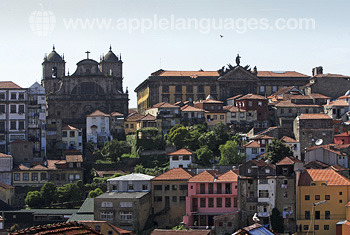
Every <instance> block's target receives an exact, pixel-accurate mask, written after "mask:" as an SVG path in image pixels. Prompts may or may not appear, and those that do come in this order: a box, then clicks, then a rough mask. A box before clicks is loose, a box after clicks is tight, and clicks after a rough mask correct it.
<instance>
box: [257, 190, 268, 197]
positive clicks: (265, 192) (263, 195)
mask: <svg viewBox="0 0 350 235" xmlns="http://www.w3.org/2000/svg"><path fill="white" fill-rule="evenodd" d="M259 197H261V198H267V197H269V191H268V190H259Z"/></svg>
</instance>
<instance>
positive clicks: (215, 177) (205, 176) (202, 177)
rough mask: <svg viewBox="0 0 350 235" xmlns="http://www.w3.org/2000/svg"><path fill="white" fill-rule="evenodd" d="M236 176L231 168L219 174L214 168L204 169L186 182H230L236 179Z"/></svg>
mask: <svg viewBox="0 0 350 235" xmlns="http://www.w3.org/2000/svg"><path fill="white" fill-rule="evenodd" d="M237 178H238V175H237V174H236V173H235V172H233V171H232V170H229V171H227V172H225V173H224V174H220V172H218V171H216V170H206V171H203V172H201V173H199V174H198V175H195V176H193V177H192V178H190V179H189V180H188V182H230V181H237Z"/></svg>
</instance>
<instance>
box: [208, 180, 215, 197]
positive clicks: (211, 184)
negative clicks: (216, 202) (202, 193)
mask: <svg viewBox="0 0 350 235" xmlns="http://www.w3.org/2000/svg"><path fill="white" fill-rule="evenodd" d="M208 193H209V194H213V193H214V184H213V183H209V184H208Z"/></svg>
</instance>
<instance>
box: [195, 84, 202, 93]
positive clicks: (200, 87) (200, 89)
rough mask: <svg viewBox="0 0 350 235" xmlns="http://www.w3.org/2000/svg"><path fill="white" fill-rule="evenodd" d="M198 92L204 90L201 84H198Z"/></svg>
mask: <svg viewBox="0 0 350 235" xmlns="http://www.w3.org/2000/svg"><path fill="white" fill-rule="evenodd" d="M197 90H198V93H203V92H204V87H203V86H202V85H200V86H198V89H197Z"/></svg>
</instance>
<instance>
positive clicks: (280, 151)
mask: <svg viewBox="0 0 350 235" xmlns="http://www.w3.org/2000/svg"><path fill="white" fill-rule="evenodd" d="M290 156H293V152H292V150H291V149H290V148H289V147H288V146H287V145H285V144H284V143H283V142H282V141H281V140H277V139H273V140H272V142H271V143H270V144H268V145H267V148H266V158H267V159H268V160H269V161H270V162H271V163H272V164H275V163H276V162H278V161H280V160H282V159H283V158H285V157H290Z"/></svg>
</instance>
